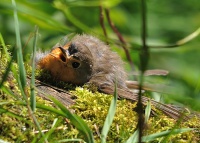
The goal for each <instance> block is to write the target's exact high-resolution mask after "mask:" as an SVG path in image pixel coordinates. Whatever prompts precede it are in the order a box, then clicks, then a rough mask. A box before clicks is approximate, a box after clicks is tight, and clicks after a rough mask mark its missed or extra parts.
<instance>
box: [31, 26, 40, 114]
mask: <svg viewBox="0 0 200 143" xmlns="http://www.w3.org/2000/svg"><path fill="white" fill-rule="evenodd" d="M37 36H38V27H37V26H36V27H35V36H34V40H33V53H32V57H33V58H32V74H31V84H30V90H31V97H30V102H31V109H32V110H33V112H34V111H35V107H36V97H35V96H36V95H35V53H36V43H37Z"/></svg>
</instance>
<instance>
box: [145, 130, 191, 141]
mask: <svg viewBox="0 0 200 143" xmlns="http://www.w3.org/2000/svg"><path fill="white" fill-rule="evenodd" d="M192 130H194V128H182V129H175V130H173V135H175V134H180V133H184V132H188V131H192ZM170 133H171V130H167V131H163V132H159V133H155V134H151V135H148V136H144V137H142V142H149V141H153V140H155V139H157V138H160V137H164V136H167V135H168V134H170Z"/></svg>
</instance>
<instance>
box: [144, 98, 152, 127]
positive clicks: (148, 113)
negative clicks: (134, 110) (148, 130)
mask: <svg viewBox="0 0 200 143" xmlns="http://www.w3.org/2000/svg"><path fill="white" fill-rule="evenodd" d="M150 114H151V102H150V101H149V102H147V106H146V109H145V120H144V122H145V123H146V124H147V122H148V120H149V117H150Z"/></svg>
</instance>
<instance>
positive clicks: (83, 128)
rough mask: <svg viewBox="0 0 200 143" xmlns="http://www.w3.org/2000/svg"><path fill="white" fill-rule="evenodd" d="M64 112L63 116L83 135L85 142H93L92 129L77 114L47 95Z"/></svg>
mask: <svg viewBox="0 0 200 143" xmlns="http://www.w3.org/2000/svg"><path fill="white" fill-rule="evenodd" d="M49 98H50V99H51V100H52V101H53V102H54V103H55V104H56V105H57V106H58V107H59V108H60V109H61V110H62V112H63V113H64V115H65V116H64V117H66V118H68V119H69V120H70V122H71V123H72V124H73V125H74V126H75V127H76V128H77V129H78V130H79V131H80V132H81V133H82V134H83V135H84V138H85V141H86V142H87V143H94V137H93V134H92V131H91V130H90V128H89V127H88V126H87V124H86V123H85V122H84V121H83V119H82V118H80V117H79V116H77V115H75V114H72V113H71V112H70V111H69V110H68V109H67V108H66V107H65V106H64V105H62V104H61V103H60V102H59V101H58V100H57V99H55V98H53V97H49Z"/></svg>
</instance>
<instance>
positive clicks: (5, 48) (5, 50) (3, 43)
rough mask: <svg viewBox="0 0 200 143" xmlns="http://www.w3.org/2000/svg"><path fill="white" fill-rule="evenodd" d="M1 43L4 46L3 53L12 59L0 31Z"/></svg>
mask: <svg viewBox="0 0 200 143" xmlns="http://www.w3.org/2000/svg"><path fill="white" fill-rule="evenodd" d="M0 45H1V46H2V47H3V54H4V55H5V56H6V59H10V56H9V54H8V50H7V47H6V45H5V42H4V40H3V37H2V35H1V33H0Z"/></svg>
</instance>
